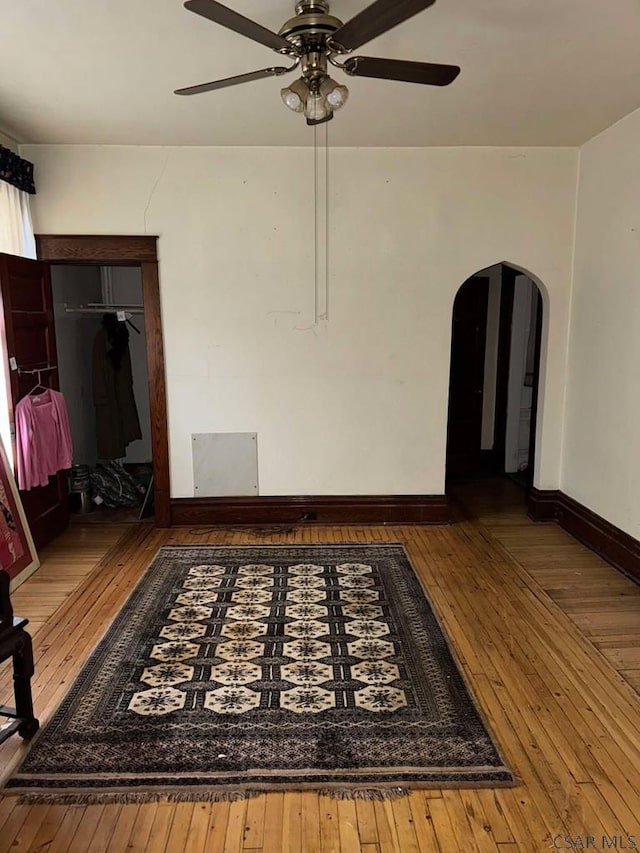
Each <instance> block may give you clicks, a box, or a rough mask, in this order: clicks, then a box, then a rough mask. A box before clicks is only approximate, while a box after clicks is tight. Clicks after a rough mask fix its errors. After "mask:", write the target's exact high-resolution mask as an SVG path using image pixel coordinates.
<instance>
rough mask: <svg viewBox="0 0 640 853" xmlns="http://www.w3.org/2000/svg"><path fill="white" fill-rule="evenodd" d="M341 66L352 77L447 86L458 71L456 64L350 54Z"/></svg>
mask: <svg viewBox="0 0 640 853" xmlns="http://www.w3.org/2000/svg"><path fill="white" fill-rule="evenodd" d="M343 68H344V70H345V71H346V72H347V74H351V75H353V76H354V77H376V78H379V79H382V80H401V81H402V82H404V83H423V84H425V85H427V86H448V85H449V83H453V81H454V80H455V79H456V77H457V76H458V74H459V73H460V69H459V68H458V66H457V65H437V64H436V63H433V62H407V61H405V60H402V59H376V58H375V57H373V56H350V57H349V59H347V61H346V62H345V63H344V65H343Z"/></svg>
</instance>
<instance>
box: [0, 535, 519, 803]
mask: <svg viewBox="0 0 640 853" xmlns="http://www.w3.org/2000/svg"><path fill="white" fill-rule="evenodd" d="M125 536H126V533H125ZM132 538H133V537H132ZM118 544H119V543H116V544H115V545H114V546H113V547H112V548H110V549H109V552H108V553H107V554H106V555H105V557H104V558H103V559H102V560H101V561H100V562H99V564H98V565H96V567H95V569H94V570H93V571H96V570H97V569H98V568H99V566H100V565H102V564H103V563H104V562H106V561H108V558H109V559H110V558H111V552H112V551H113V550H114V549H115V548H116V547H117V546H118ZM367 547H374V548H378V547H379V548H387V547H391V548H394V547H395V548H400V549H402V552H403V554H404V557H405V559H406V560H407V562H408V564H409V566H410V568H411V571H412V572H413V574H414V576H415V577H416V579H417V581H418V584H419V586H420V589H421V591H422V594H423V596H424V598H425V600H426V602H427V604H428V605H429V607H430V609H431V612H432V614H433V616H434V618H435V620H436V623H437V625H438V627H439V628H440V633H441V635H442V637H443V639H444V641H445V644H446V647H447V650H448V651H449V654H450V655H451V658H452V660H453V662H454V664H455V666H456V668H457V670H458V673H459V675H460V677H461V679H462V681H463V683H464V686H465V688H466V690H467V693H468V695H469V699H470V701H471V704H472V706H473V709H474V710H475V711H476V713H477V714H478V717H479V718H480V721H481V722H482V724H483V726H484V728H485V730H486V732H487V735H488V736H489V739H490V741H491V743H492V745H493V747H494V749H495V750H496V753H497V755H498V757H499V759H500V761H501V762H502V766H501V767H492V768H491V771H492V772H503V773H505V774H509V775H510V776H511V779H510V780H500V779H491V780H481V781H475V780H474V781H471V780H462V781H453V780H438V781H437V782H436V781H435V780H434V781H424V780H410V779H408V780H404V781H403V782H402V784H401V785H398V784H396V783H392V782H384V781H380V782H377V781H376V782H374V781H373V780H372V781H371V783H369V784H366V783H354V784H353V785H350V786H348V788H346V787H345V785H344V782H340V783H338V782H336V783H328V782H322V783H312V782H299V783H296V782H284V783H278V784H275V785H271V784H268V783H253V784H251V783H250V784H248V785H247V787H246V788H245V787H244V786H243V788H242V789H239V788H238V786H237V785H235V784H234V785H220V786H216V787H215V789H212V788H210V787H207V786H202V785H200V786H195V787H194V788H191V789H188V790H185V789H184V788H178V787H176V786H175V785H174V786H162V788H161V789H160V788H157V787H156V788H153V787H149V788H146V789H145V790H144V791H135V790H132V789H130V788H128V789H118V788H117V787H114V788H113V789H111V790H108V789H105V790H96V789H94V790H93V791H91V792H89V791H88V790H87V789H86V788H85V789H79V790H76V791H74V790H73V789H72V788H67V789H56V790H54V791H52V790H51V789H50V788H49V789H46V790H43V791H38V789H37V788H36V787H35V786H34V787H30V788H20V787H18V786H15V787H13V788H7V785H8V783H9V782H10V781H11V779H13V778H15V777H16V776H17V775H19V774H18V772H17V771H18V770H19V768H20V767H21V766H22V765H23V763H24V761H25V760H26V758H27V756H28V755H29V753H30V752H31V750H32V748H33V747H34V746H35V745H36V744H37V743H38V741H39V740H40V738H41V737H42V736H44V734H45V733H46V731H47V729H48V727H49V724H50V722H51V720H52V719H53V717H54V716H55V715H56V714H57V712H58V710H59V709H60V707H61V706H62V704H63V703H64V702H65V700H66V699H67V697H68V696H69V694H70V693H71V691H72V690H73V688H74V686H75V683H76V681H77V679H78V678H79V676H80V675H81V673H82V670H83V668H84V666H85V665H86V663H87V662H88V661H89V659H90V658H91V656H92V655H93V654H94V653H95V652H96V651H97V649H98V647H99V646H100V644H101V643H102V642H103V640H104V639H105V638H106V636H107V634H108V633H109V631H110V630H111V629H112V627H113V626H114V624H115V622H116V620H117V619H118V616H119V615H120V614H121V613H122V611H123V610H124V608H125V607H126V605H127V604H128V602H129V600H130V599H131V598H132V597H133V595H134V593H135V592H136V590H137V589H138V587H139V586H140V585H141V584H142V581H143V580H144V579H145V577H146V575H147V573H148V572H149V570H150V568H151V566H152V564H153V563H154V562H155V560H156V559H157V557H158V555H159V554H160V552H161V551H165V550H168V551H171V550H184V549H186V548H198V549H200V548H223V549H230V550H245V549H247V550H249V549H251V550H255V549H256V548H260V549H269V548H274V549H276V548H278V549H281V548H367ZM93 571H92V573H91V574H93ZM87 580H88V579H87ZM24 747H25V749H24V752H23V753H22V754H20V756H19V759H18V761H17V763H16V764H15V766H14V767H13V769H11V770H9V772H8V774H7V776H6V778H5V779H4V780H3V781H2V783H1V784H0V798H1V797H6V796H17V797H19V798H20V802H25V803H34V804H36V803H51V804H61V805H64V804H68V805H75V804H87V805H89V804H101V803H109V802H114V803H146V802H162V801H164V800H166V801H168V802H218V801H231V802H232V801H236V800H242V799H248V798H251V797H255V796H259V795H260V794H264V793H268V792H273V793H277V792H278V791H316V792H317V793H318V794H319V795H324V796H329V797H333V798H336V799H368V800H376V799H381V800H382V799H392V798H395V797H403V796H407V795H408V793H409V791H410V790H438V789H454V790H465V789H473V788H489V789H491V788H506V787H517V786H519V785H521V784H522V780H521V778H520V776H519V775H518V774H517V773H515V772H514V770H513V769H512V766H511V764H510V763H509V762H508V761H506V760H505V755H504V752H503V750H502V747H501V745H500V742H499V741H498V739H497V738H496V736H495V734H494V730H493V726H492V725H491V724H490V723H489V721H488V720H487V717H486V715H485V712H484V709H483V708H482V706H481V704H480V703H479V702H478V700H477V697H476V694H475V690H473V689H472V686H471V684H470V683H469V680H468V678H467V674H466V672H465V670H464V667H462V666H461V664H460V659H459V655H458V651H457V649H456V648H455V646H454V645H453V643H452V641H451V638H450V637H449V633H448V631H447V630H446V629H445V627H444V625H443V622H442V619H441V616H440V613H439V612H438V610H437V608H436V607H435V605H434V602H433V600H432V598H431V596H430V595H429V594H428V592H427V591H426V589H425V585H424V583H423V581H422V578H421V577H420V574H419V573H418V571H417V570H416V567H415V565H414V563H413V560H412V559H411V556H410V555H409V553H408V551H407V547H406V545H405V544H404V543H403V542H397V541H396V542H315V543H310V542H303V543H291V542H287V543H273V542H269V543H254V544H246V543H245V544H241V545H229V544H221V543H211V542H210V543H206V544H204V543H200V542H195V543H184V544H176V543H168V544H163V545H159V546H158V547H157V549H156V550H155V552H154V554H153V556H152V557H151V558H150V559H149V561H148V562H147V563H146V565H145V567H144V569H143V570H142V571H141V573H140V576H139V577H138V579H137V580H136V581H135V583H134V584H133V585H132V586H131V589H130V590H129V592H128V594H127V596H126V598H125V599H124V600H123V601H122V602H121V603H120V605H119V607H118V610H117V611H116V613H114V614H113V616H112V617H111V619H110V621H109V623H108V624H107V625H106V627H105V629H104V630H103V631H102V632H101V634H100V636H99V637H98V638H97V639H96V641H95V642H94V644H93V645H92V647H91V649H90V650H89V651H88V652H87V654H86V656H85V658H84V660H83V661H82V662H81V663H80V666H79V669H78V671H77V672H76V673H75V675H74V676H73V678H72V680H71V683H70V685H69V687H68V689H67V690H66V691H65V692H64V694H63V695H62V696H61V698H60V700H59V702H57V703H56V705H55V707H54V708H52V709H51V711H50V713H49V715H48V717H47V719H46V721H45V722H44V723H43V725H42V726H41V727H40V728H39V729H38V731H37V732H36V734H35V735H34V737H33V738H31V739H30V740H29V741H27V742H26V743H25V744H24ZM263 772H266V771H263ZM469 772H470V773H473V771H469ZM424 775H428V773H426V774H424ZM394 791H395V792H396V793H395V794H393V793H392V794H390V795H389V794H388V793H387V792H394Z"/></svg>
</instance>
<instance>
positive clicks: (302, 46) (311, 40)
mask: <svg viewBox="0 0 640 853" xmlns="http://www.w3.org/2000/svg"><path fill="white" fill-rule="evenodd" d="M328 12H329V4H328V3H327V2H326V0H300V2H299V3H298V4H297V5H296V13H297V14H296V16H295V18H290V19H289V20H288V21H287V22H286V23H285V24H283V26H282V27H281V29H280V31H279V33H278V35H280V36H282V37H283V38H285V39H286V40H287V41H289V42H291V44H292V45H294V46H295V47H296V49H297V51H296V52H299V53H313V52H316V51H322V50H326V41H327V38H328V36H330V35H331V34H332V33H335V31H336V30H338V29H340V27H341V26H342V21H341V20H340V19H339V18H336V17H334V15H329V14H328Z"/></svg>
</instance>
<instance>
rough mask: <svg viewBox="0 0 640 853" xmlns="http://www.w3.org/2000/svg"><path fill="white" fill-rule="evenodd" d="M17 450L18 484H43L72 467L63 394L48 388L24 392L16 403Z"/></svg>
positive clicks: (69, 432) (69, 436)
mask: <svg viewBox="0 0 640 853" xmlns="http://www.w3.org/2000/svg"><path fill="white" fill-rule="evenodd" d="M15 419H16V450H17V457H18V466H17V468H18V470H17V473H18V486H19V487H20V488H21V489H26V490H27V491H28V490H29V489H33V488H34V487H35V486H46V485H47V483H48V482H49V477H50V476H51V475H52V474H56V473H57V472H58V471H63V470H65V469H66V468H71V464H72V461H73V446H72V443H71V430H70V428H69V417H68V415H67V406H66V404H65V401H64V397H63V396H62V394H61V393H60V392H59V391H53V390H52V389H51V388H47V389H46V390H45V391H43V392H42V393H41V394H38V395H36V396H34V397H32V396H31V395H30V394H27V396H26V397H23V398H22V400H20V401H19V402H18V403H17V405H16V413H15Z"/></svg>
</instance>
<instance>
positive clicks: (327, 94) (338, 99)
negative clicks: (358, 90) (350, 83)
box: [320, 77, 349, 110]
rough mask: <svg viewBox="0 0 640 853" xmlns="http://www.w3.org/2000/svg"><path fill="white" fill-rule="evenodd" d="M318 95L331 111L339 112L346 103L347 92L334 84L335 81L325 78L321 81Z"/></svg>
mask: <svg viewBox="0 0 640 853" xmlns="http://www.w3.org/2000/svg"><path fill="white" fill-rule="evenodd" d="M320 94H321V95H322V96H323V97H324V98H326V101H327V103H328V104H329V106H330V107H331V109H332V110H339V109H341V108H342V107H344V105H345V104H346V103H347V98H348V97H349V90H348V89H347V87H346V86H343V85H341V84H340V83H336V81H335V80H332V79H331V77H327V78H326V79H325V80H323V81H322V84H321V86H320Z"/></svg>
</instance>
